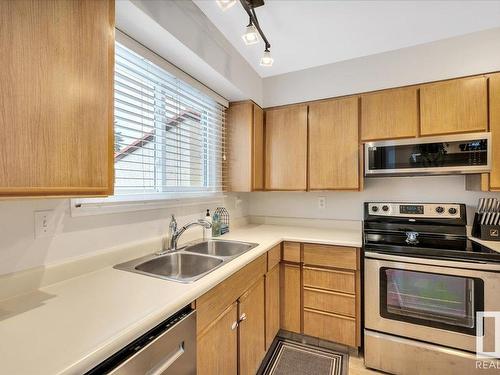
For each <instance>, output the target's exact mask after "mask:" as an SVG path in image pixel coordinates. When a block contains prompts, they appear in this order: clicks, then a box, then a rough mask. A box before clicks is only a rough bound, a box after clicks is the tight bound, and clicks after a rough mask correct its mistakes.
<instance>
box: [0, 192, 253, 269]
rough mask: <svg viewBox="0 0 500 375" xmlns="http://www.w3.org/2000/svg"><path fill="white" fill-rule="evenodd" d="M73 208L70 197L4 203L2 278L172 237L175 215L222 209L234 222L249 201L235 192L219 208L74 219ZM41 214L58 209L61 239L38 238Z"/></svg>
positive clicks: (183, 217) (0, 215)
mask: <svg viewBox="0 0 500 375" xmlns="http://www.w3.org/2000/svg"><path fill="white" fill-rule="evenodd" d="M238 196H239V197H244V194H243V195H241V194H240V195H238ZM69 205H70V200H69V199H22V200H9V201H3V202H0V241H1V242H0V275H1V274H5V273H10V272H15V271H20V270H24V269H27V268H32V267H37V266H42V265H48V264H55V263H60V262H64V261H67V260H69V259H71V258H78V257H83V256H89V255H92V253H96V252H101V251H108V250H110V249H111V248H113V247H120V246H123V245H127V244H131V243H134V242H140V241H141V240H149V239H152V238H157V237H159V236H162V235H164V234H165V233H167V230H168V224H169V222H170V214H175V215H176V216H177V221H178V223H179V225H183V224H185V223H186V222H188V221H192V220H196V219H199V218H201V217H202V216H204V213H205V211H206V209H207V208H210V209H211V211H212V212H213V209H214V208H215V207H216V206H218V205H223V206H225V207H226V208H228V209H229V212H230V217H231V220H232V221H235V220H237V219H238V218H241V217H242V216H244V215H246V204H245V201H244V200H243V201H242V202H241V204H239V205H238V207H236V195H232V194H229V195H228V196H227V198H226V199H221V200H220V202H218V203H216V204H214V203H211V204H209V205H207V204H199V205H197V206H183V207H175V208H168V209H167V208H165V209H158V210H149V211H136V212H126V213H120V214H106V215H94V216H84V217H72V216H71V215H70V206H69ZM39 210H55V222H56V223H57V229H56V234H55V236H53V237H48V238H38V239H35V232H34V217H33V213H34V211H39ZM189 231H190V232H191V231H194V232H195V233H193V235H194V236H195V238H196V237H201V236H202V232H201V229H196V228H193V229H192V230H191V229H190V230H189ZM188 234H189V233H187V232H186V235H188ZM191 237H192V236H191ZM155 250H158V249H151V252H153V251H155Z"/></svg>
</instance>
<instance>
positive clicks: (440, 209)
mask: <svg viewBox="0 0 500 375" xmlns="http://www.w3.org/2000/svg"><path fill="white" fill-rule="evenodd" d="M436 212H437V213H438V214H442V213H443V212H444V208H443V207H441V206H437V207H436Z"/></svg>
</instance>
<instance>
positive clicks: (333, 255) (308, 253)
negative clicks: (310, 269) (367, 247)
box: [304, 244, 358, 270]
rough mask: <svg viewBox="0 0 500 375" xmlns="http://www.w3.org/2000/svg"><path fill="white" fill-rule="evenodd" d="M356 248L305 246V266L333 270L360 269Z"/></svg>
mask: <svg viewBox="0 0 500 375" xmlns="http://www.w3.org/2000/svg"><path fill="white" fill-rule="evenodd" d="M356 250H357V249H356V248H355V247H343V246H329V245H317V244H305V245H304V264H310V265H313V266H324V267H333V268H345V269H349V270H357V269H358V261H357V254H356V253H357V251H356Z"/></svg>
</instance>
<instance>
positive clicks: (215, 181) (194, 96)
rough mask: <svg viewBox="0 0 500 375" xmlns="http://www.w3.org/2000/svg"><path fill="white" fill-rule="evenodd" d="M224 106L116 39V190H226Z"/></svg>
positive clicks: (130, 191)
mask: <svg viewBox="0 0 500 375" xmlns="http://www.w3.org/2000/svg"><path fill="white" fill-rule="evenodd" d="M224 109H225V108H224V106H223V105H221V104H219V103H218V102H217V101H215V100H214V99H212V98H211V97H209V96H208V95H206V94H204V93H202V92H200V91H199V90H197V89H195V88H193V87H192V86H190V85H188V84H186V83H185V82H183V81H181V80H180V79H178V78H176V77H174V76H173V75H172V74H170V73H168V72H167V71H165V70H164V69H162V68H161V67H159V66H157V65H155V64H153V63H152V62H151V61H149V60H147V59H146V58H144V57H142V56H140V55H138V54H137V53H135V52H133V51H132V50H130V49H128V48H126V47H125V46H123V45H121V44H119V43H117V44H116V52H115V113H114V114H115V195H129V194H141V195H143V194H158V195H164V194H171V195H176V196H177V195H178V194H177V193H188V194H189V193H190V194H193V193H198V194H199V193H202V194H203V193H207V194H208V193H214V192H221V191H223V187H224V181H225V178H224V175H225V173H224V164H225V160H224V159H225V150H224V147H225V144H224V139H225V119H224ZM174 193H175V194H174Z"/></svg>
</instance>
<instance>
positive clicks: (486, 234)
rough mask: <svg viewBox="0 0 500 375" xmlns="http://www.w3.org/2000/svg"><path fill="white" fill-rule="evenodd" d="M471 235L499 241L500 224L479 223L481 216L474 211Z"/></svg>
mask: <svg viewBox="0 0 500 375" xmlns="http://www.w3.org/2000/svg"><path fill="white" fill-rule="evenodd" d="M471 234H472V237H476V238H479V239H481V240H486V241H500V225H486V224H483V225H481V216H480V215H479V214H478V213H476V214H475V215H474V222H473V224H472V232H471Z"/></svg>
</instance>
